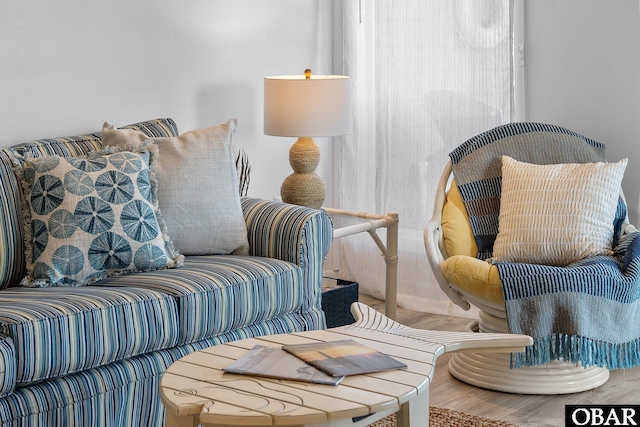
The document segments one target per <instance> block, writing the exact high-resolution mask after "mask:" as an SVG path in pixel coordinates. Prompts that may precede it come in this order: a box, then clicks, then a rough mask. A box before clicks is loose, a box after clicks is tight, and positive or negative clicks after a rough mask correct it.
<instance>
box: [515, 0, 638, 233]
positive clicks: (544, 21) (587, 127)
mask: <svg viewBox="0 0 640 427" xmlns="http://www.w3.org/2000/svg"><path fill="white" fill-rule="evenodd" d="M525 13H526V18H525V20H526V73H527V111H528V119H529V120H532V121H539V122H547V123H553V124H557V125H560V126H564V127H567V128H569V129H571V130H574V131H576V132H579V133H581V134H583V135H585V136H588V137H590V138H592V139H595V140H596V141H599V142H602V143H604V144H606V145H607V160H608V161H610V162H613V161H618V160H620V159H621V158H624V157H628V158H629V164H628V166H627V169H626V172H625V177H624V180H623V189H624V192H625V196H626V198H627V202H628V205H629V211H630V219H631V221H632V223H634V224H637V223H638V221H637V219H638V209H637V206H638V192H639V191H640V5H639V2H638V0H615V1H611V0H562V1H558V0H535V1H532V0H525Z"/></svg>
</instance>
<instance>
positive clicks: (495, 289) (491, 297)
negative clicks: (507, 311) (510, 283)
mask: <svg viewBox="0 0 640 427" xmlns="http://www.w3.org/2000/svg"><path fill="white" fill-rule="evenodd" d="M442 271H443V272H444V275H445V277H446V278H447V280H448V281H449V282H450V283H452V284H454V285H455V286H456V287H457V288H459V289H461V290H462V291H464V292H468V293H471V294H472V295H475V296H476V297H478V298H482V299H484V300H487V301H491V302H495V303H501V304H504V296H503V295H502V285H501V283H500V275H499V274H498V267H496V266H495V265H493V264H489V263H488V262H486V261H483V260H481V259H477V258H475V257H472V256H467V255H454V256H452V257H449V258H447V259H446V260H445V261H444V262H443V263H442Z"/></svg>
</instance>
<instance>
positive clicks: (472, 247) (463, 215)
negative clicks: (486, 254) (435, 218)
mask: <svg viewBox="0 0 640 427" xmlns="http://www.w3.org/2000/svg"><path fill="white" fill-rule="evenodd" d="M442 236H443V240H444V247H445V249H446V250H447V255H449V256H453V255H467V256H473V257H474V256H476V254H477V253H478V246H477V245H476V241H475V239H474V238H473V230H472V229H471V222H470V221H469V216H468V215H467V209H466V208H465V207H464V202H463V201H462V195H461V194H460V190H458V186H457V185H456V181H455V180H453V181H452V182H451V185H450V187H449V191H448V192H447V199H446V201H445V204H444V206H443V208H442Z"/></svg>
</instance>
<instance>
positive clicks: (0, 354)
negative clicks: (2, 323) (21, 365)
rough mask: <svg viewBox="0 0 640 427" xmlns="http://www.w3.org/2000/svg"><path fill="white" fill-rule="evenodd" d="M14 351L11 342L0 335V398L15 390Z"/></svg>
mask: <svg viewBox="0 0 640 427" xmlns="http://www.w3.org/2000/svg"><path fill="white" fill-rule="evenodd" d="M16 367H17V364H16V349H15V347H14V345H13V340H12V339H11V338H10V337H8V336H6V335H0V397H4V396H6V395H8V394H11V393H12V392H13V390H14V389H15V388H16Z"/></svg>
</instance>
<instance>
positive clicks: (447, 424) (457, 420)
mask: <svg viewBox="0 0 640 427" xmlns="http://www.w3.org/2000/svg"><path fill="white" fill-rule="evenodd" d="M369 427H396V416H395V414H392V415H389V416H388V417H386V418H383V419H381V420H380V421H378V422H376V423H373V424H371V425H370V426H369ZM429 427H518V426H517V425H515V424H511V423H508V422H506V421H500V420H492V419H489V418H483V417H477V416H475V415H470V414H465V413H463V412H458V411H453V410H451V409H446V408H436V407H434V406H430V407H429Z"/></svg>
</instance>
